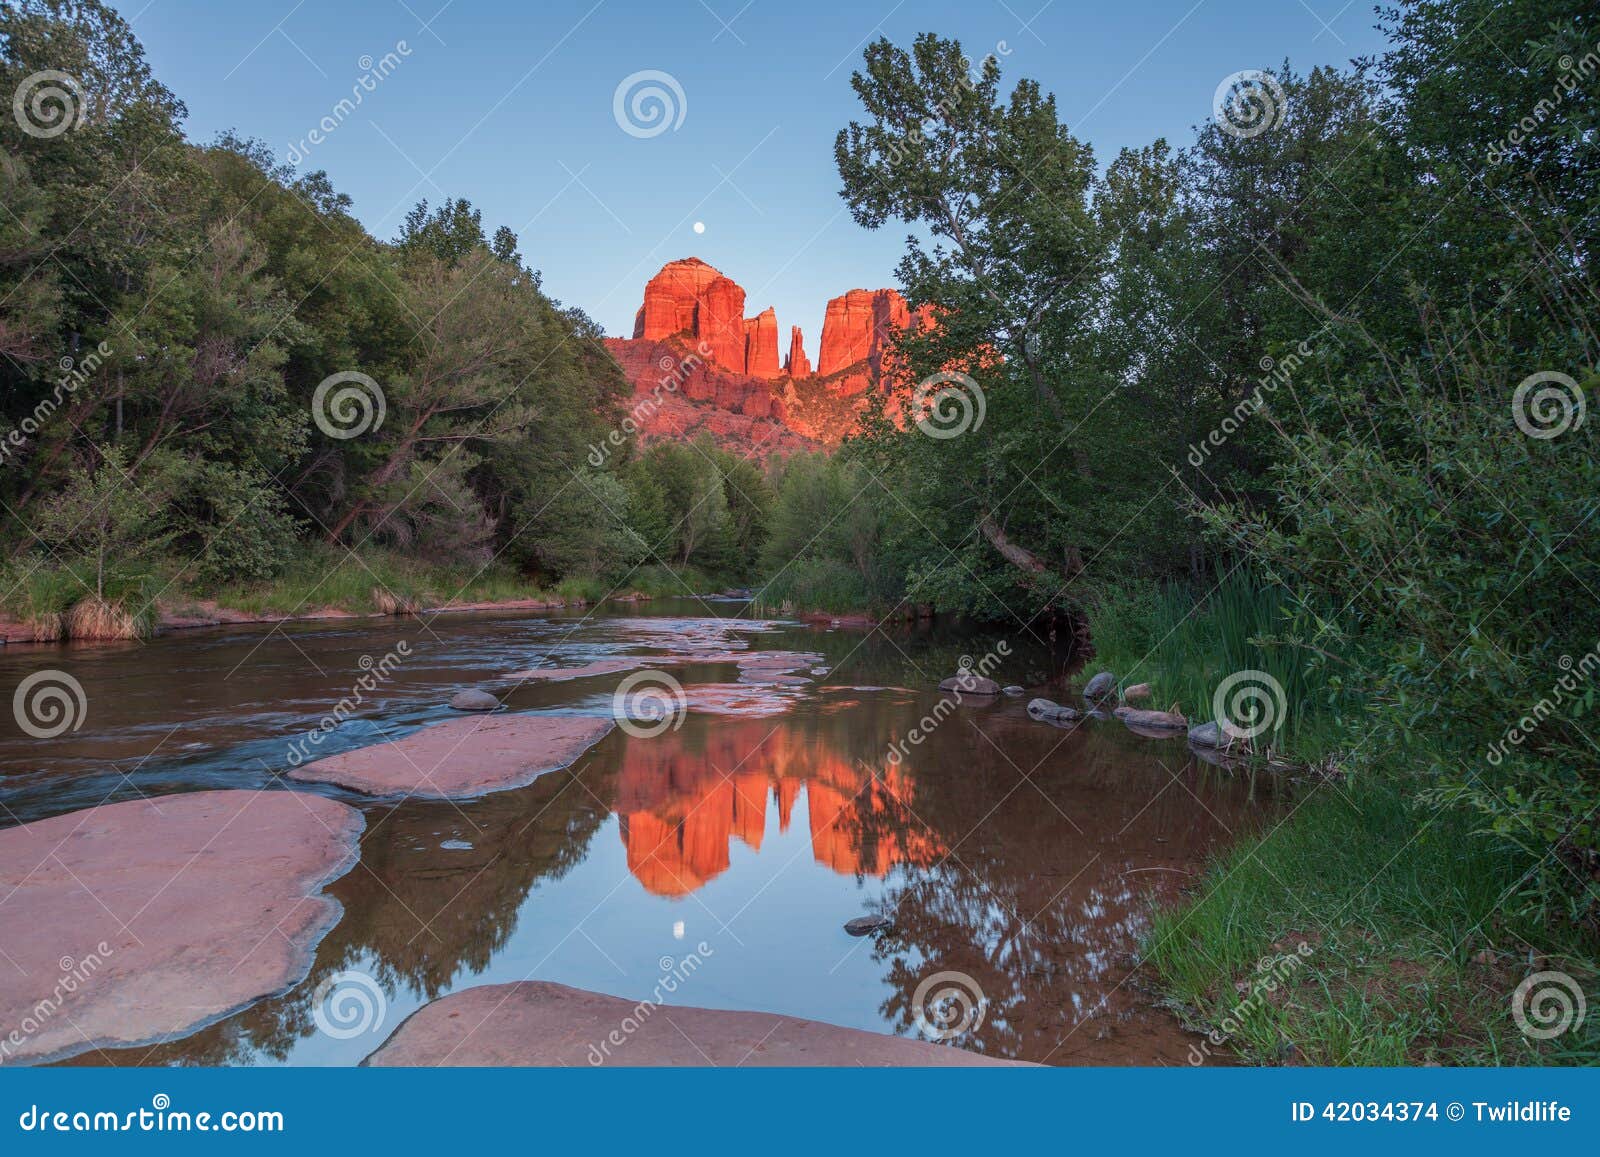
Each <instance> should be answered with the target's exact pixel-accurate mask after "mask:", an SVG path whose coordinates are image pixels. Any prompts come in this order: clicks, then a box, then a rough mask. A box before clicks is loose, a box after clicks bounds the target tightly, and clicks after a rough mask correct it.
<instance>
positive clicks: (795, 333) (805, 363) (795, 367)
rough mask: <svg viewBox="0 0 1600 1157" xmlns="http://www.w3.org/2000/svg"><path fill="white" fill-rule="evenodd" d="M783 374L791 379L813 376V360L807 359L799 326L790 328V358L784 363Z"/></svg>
mask: <svg viewBox="0 0 1600 1157" xmlns="http://www.w3.org/2000/svg"><path fill="white" fill-rule="evenodd" d="M783 372H784V373H786V374H788V375H789V376H790V377H791V378H809V377H810V376H811V359H810V358H808V357H806V344H805V339H804V338H803V337H802V336H801V334H800V327H799V326H797V325H791V326H790V327H789V356H788V358H787V359H786V360H785V361H784V363H783Z"/></svg>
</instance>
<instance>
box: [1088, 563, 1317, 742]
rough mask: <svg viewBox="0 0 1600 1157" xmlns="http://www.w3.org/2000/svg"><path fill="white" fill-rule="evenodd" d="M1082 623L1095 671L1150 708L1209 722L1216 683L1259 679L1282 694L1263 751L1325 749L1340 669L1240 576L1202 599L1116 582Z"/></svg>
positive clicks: (1279, 598) (1280, 598)
mask: <svg viewBox="0 0 1600 1157" xmlns="http://www.w3.org/2000/svg"><path fill="white" fill-rule="evenodd" d="M1085 615H1086V618H1087V625H1088V629H1089V636H1090V638H1091V640H1092V641H1093V644H1094V658H1093V660H1092V662H1093V665H1094V667H1095V669H1097V670H1110V671H1112V672H1114V673H1115V674H1116V676H1117V678H1118V680H1119V681H1120V683H1121V684H1122V686H1124V687H1127V686H1129V685H1131V684H1135V683H1148V684H1150V687H1151V700H1152V702H1153V703H1155V704H1156V705H1157V706H1159V707H1163V708H1165V707H1169V706H1172V705H1176V706H1177V708H1178V709H1179V710H1181V711H1182V713H1183V714H1184V715H1185V716H1187V717H1188V719H1189V721H1190V722H1191V723H1206V722H1210V721H1211V720H1212V719H1213V718H1214V716H1215V713H1214V709H1213V700H1214V698H1215V697H1216V695H1217V691H1218V688H1219V687H1220V686H1221V685H1222V683H1223V681H1224V680H1226V679H1227V678H1228V677H1230V676H1232V675H1236V674H1239V673H1241V672H1247V671H1255V672H1261V673H1264V674H1265V675H1267V676H1268V677H1269V678H1270V679H1271V680H1272V681H1273V682H1274V683H1276V685H1277V686H1278V687H1280V688H1281V689H1282V692H1283V694H1282V699H1281V703H1282V711H1281V712H1278V711H1277V710H1276V708H1274V712H1275V720H1274V721H1275V723H1276V727H1275V728H1274V730H1273V732H1272V746H1274V747H1279V748H1281V747H1283V746H1285V745H1287V746H1290V747H1292V748H1293V749H1295V751H1296V752H1297V753H1299V754H1302V755H1308V756H1309V755H1321V754H1325V753H1326V752H1328V751H1329V750H1330V749H1331V748H1332V746H1333V745H1334V743H1335V734H1336V725H1337V719H1338V716H1339V714H1340V713H1341V712H1342V711H1344V710H1346V707H1347V705H1346V703H1345V699H1344V694H1343V692H1344V684H1343V680H1342V676H1341V672H1342V671H1343V669H1344V668H1345V667H1346V666H1347V663H1346V661H1345V660H1344V659H1343V658H1342V657H1341V656H1340V655H1338V654H1337V653H1334V652H1332V651H1330V650H1329V649H1328V648H1329V642H1328V639H1327V638H1326V637H1325V636H1326V635H1327V634H1328V632H1327V631H1326V630H1325V629H1323V630H1321V631H1319V630H1318V625H1317V623H1315V622H1314V621H1312V620H1311V619H1310V616H1308V615H1306V614H1305V613H1304V612H1303V610H1302V609H1301V608H1299V607H1298V606H1296V604H1295V603H1294V602H1293V600H1292V599H1291V598H1290V596H1289V593H1288V592H1287V591H1286V590H1285V589H1284V588H1283V587H1281V586H1277V585H1275V584H1271V583H1265V582H1261V581H1259V580H1257V579H1255V578H1253V577H1251V576H1250V575H1249V574H1248V573H1247V572H1245V571H1242V570H1241V571H1235V572H1234V573H1233V574H1231V575H1230V576H1228V577H1227V578H1225V579H1223V580H1222V581H1221V582H1219V583H1217V584H1216V585H1215V586H1214V587H1212V588H1211V589H1209V590H1204V589H1195V588H1193V587H1189V586H1184V585H1178V584H1167V585H1158V584H1156V583H1149V582H1138V581H1131V582H1123V583H1120V584H1115V585H1109V586H1106V587H1103V588H1100V589H1097V590H1096V591H1095V593H1094V597H1093V600H1092V601H1091V602H1090V603H1089V604H1088V606H1087V607H1086V609H1085Z"/></svg>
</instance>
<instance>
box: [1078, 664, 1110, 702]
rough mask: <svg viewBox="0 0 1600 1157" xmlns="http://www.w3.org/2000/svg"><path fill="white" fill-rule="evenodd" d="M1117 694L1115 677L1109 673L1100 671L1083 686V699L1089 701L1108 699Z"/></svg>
mask: <svg viewBox="0 0 1600 1157" xmlns="http://www.w3.org/2000/svg"><path fill="white" fill-rule="evenodd" d="M1116 693H1117V677H1116V676H1115V675H1113V674H1112V673H1111V672H1110V671H1101V672H1100V673H1099V674H1098V675H1096V676H1095V677H1094V678H1092V679H1090V680H1089V681H1088V682H1087V683H1085V684H1084V685H1083V697H1084V698H1085V699H1089V700H1095V699H1109V698H1111V697H1112V696H1113V695H1115V694H1116Z"/></svg>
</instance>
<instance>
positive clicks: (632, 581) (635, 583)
mask: <svg viewBox="0 0 1600 1157" xmlns="http://www.w3.org/2000/svg"><path fill="white" fill-rule="evenodd" d="M728 586H729V583H728V582H727V581H726V580H721V579H719V578H717V577H716V576H709V575H705V574H702V573H701V572H699V571H696V570H694V569H692V568H687V567H665V566H655V567H642V568H639V569H638V570H636V571H634V572H632V573H631V574H629V575H627V576H626V577H625V578H623V579H620V580H619V579H611V578H602V577H574V578H567V579H563V580H561V581H559V582H556V583H553V584H550V585H546V584H542V583H539V582H537V581H535V580H532V579H529V578H527V577H525V576H522V575H518V574H516V573H515V572H513V571H512V570H511V569H510V568H508V567H504V566H498V565H490V566H473V565H470V564H462V565H449V564H440V563H435V562H429V561H426V560H422V559H416V558H410V557H407V556H404V555H399V554H395V553H392V552H388V551H382V550H376V549H364V550H361V551H332V550H329V549H325V548H312V549H308V550H306V551H305V552H304V553H303V554H302V555H301V556H299V557H298V558H297V559H296V560H295V561H294V562H292V563H291V564H290V565H289V566H288V567H286V568H285V569H284V570H283V571H282V573H280V574H279V575H277V576H275V577H274V578H272V579H268V580H263V581H259V582H250V583H234V584H228V585H222V586H216V585H210V586H208V585H204V584H201V583H197V582H195V581H193V580H192V579H191V578H189V577H188V576H187V575H186V574H185V573H184V571H183V569H182V567H181V566H180V565H178V564H176V563H173V564H170V565H167V566H162V567H156V568H153V570H152V572H151V573H150V574H149V575H147V576H144V577H143V578H141V579H139V580H137V581H134V582H131V583H127V584H125V585H124V586H123V587H121V588H120V589H119V590H117V591H115V592H108V593H107V596H106V598H105V599H104V600H103V605H104V607H105V611H104V613H99V614H92V615H91V614H85V613H83V611H84V609H85V608H87V607H89V606H90V605H92V604H101V603H102V600H99V599H98V598H97V596H95V595H94V593H93V591H94V587H93V586H92V585H91V582H90V581H89V576H87V575H77V574H75V573H73V572H72V571H71V570H69V569H67V568H50V567H36V568H34V569H32V570H29V571H17V572H14V573H7V574H6V575H5V576H4V582H3V583H0V643H7V644H25V643H58V642H66V641H74V642H78V641H96V640H99V641H106V640H115V639H133V638H149V637H151V636H152V635H155V634H159V633H164V632H168V631H179V630H186V629H191V628H196V627H215V626H229V625H248V624H261V623H288V622H303V621H304V622H312V621H318V620H326V619H363V618H368V619H379V618H386V617H392V616H395V615H434V614H444V613H452V612H462V611H519V610H524V611H545V610H559V609H561V608H564V607H575V606H588V605H590V604H592V603H595V602H598V601H600V600H601V599H605V598H613V599H620V600H639V599H647V598H659V597H665V596H683V595H690V594H695V593H705V592H709V591H719V590H723V589H725V588H727V587H728Z"/></svg>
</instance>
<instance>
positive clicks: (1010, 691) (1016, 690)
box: [1001, 683, 1028, 695]
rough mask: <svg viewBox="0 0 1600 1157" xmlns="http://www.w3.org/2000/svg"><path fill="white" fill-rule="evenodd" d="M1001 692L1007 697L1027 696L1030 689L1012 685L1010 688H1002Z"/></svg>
mask: <svg viewBox="0 0 1600 1157" xmlns="http://www.w3.org/2000/svg"><path fill="white" fill-rule="evenodd" d="M1001 690H1002V691H1004V692H1005V693H1006V694H1007V695H1025V694H1027V690H1028V689H1027V688H1026V687H1019V686H1018V685H1017V684H1015V683H1012V684H1011V685H1010V686H1008V687H1002V688H1001Z"/></svg>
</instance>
